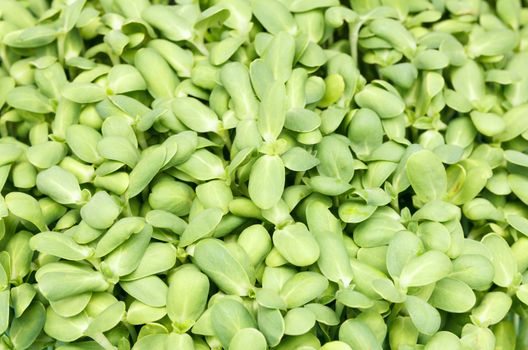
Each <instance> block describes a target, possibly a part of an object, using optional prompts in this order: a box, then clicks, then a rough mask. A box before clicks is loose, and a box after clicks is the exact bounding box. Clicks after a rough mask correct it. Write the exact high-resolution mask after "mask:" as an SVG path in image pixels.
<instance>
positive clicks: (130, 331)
mask: <svg viewBox="0 0 528 350" xmlns="http://www.w3.org/2000/svg"><path fill="white" fill-rule="evenodd" d="M123 324H124V325H125V327H126V328H127V330H128V334H130V337H132V342H133V343H135V342H136V340H137V332H136V329H135V328H134V326H132V325H131V324H130V323H128V322H124V321H123Z"/></svg>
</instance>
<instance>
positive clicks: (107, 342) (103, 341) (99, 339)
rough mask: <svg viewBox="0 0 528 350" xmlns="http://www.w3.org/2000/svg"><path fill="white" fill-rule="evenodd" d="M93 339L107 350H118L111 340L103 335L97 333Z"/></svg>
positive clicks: (92, 336)
mask: <svg viewBox="0 0 528 350" xmlns="http://www.w3.org/2000/svg"><path fill="white" fill-rule="evenodd" d="M91 338H92V339H93V340H95V341H96V342H97V344H99V345H101V346H102V347H103V348H104V349H105V350H117V348H116V347H115V346H113V345H112V343H110V340H108V338H107V337H106V336H105V335H104V334H103V333H95V334H93V335H91Z"/></svg>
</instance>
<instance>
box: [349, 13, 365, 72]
mask: <svg viewBox="0 0 528 350" xmlns="http://www.w3.org/2000/svg"><path fill="white" fill-rule="evenodd" d="M363 24H364V22H363V21H362V20H359V19H358V20H356V21H355V22H352V23H349V24H348V39H349V41H350V55H351V56H352V58H353V59H354V62H355V63H356V67H357V65H358V64H359V58H358V40H359V30H360V29H361V26H363Z"/></svg>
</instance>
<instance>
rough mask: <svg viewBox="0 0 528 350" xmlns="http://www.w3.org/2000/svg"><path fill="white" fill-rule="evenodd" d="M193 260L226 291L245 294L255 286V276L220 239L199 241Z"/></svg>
mask: <svg viewBox="0 0 528 350" xmlns="http://www.w3.org/2000/svg"><path fill="white" fill-rule="evenodd" d="M193 261H194V263H195V264H196V265H197V266H198V267H199V268H200V270H202V271H203V272H204V273H205V274H206V275H207V276H209V278H210V279H211V280H212V281H213V282H215V283H216V285H217V286H218V287H219V288H220V289H221V290H223V291H224V292H225V293H228V294H234V295H240V296H245V295H248V294H249V292H250V290H251V289H252V288H253V279H254V276H249V275H248V273H247V271H246V270H245V269H244V267H243V266H242V262H241V261H239V259H237V257H236V256H234V255H233V254H232V253H231V251H230V250H229V249H228V248H227V246H226V244H225V243H223V242H222V241H220V240H218V239H214V238H207V239H203V240H201V241H200V242H198V243H197V244H196V246H195V247H194V255H193Z"/></svg>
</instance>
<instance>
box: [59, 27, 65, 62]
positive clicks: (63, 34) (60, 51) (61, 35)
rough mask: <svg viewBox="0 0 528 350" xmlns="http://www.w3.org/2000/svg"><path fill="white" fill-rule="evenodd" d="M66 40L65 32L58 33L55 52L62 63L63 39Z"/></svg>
mask: <svg viewBox="0 0 528 350" xmlns="http://www.w3.org/2000/svg"><path fill="white" fill-rule="evenodd" d="M65 40H66V33H59V34H58V35H57V54H58V59H59V62H60V63H61V64H62V65H64V41H65Z"/></svg>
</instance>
